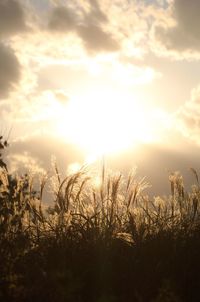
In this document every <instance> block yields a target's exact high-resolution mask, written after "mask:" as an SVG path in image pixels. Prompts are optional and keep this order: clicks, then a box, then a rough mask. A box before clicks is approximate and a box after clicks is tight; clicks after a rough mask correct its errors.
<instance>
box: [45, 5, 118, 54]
mask: <svg viewBox="0 0 200 302" xmlns="http://www.w3.org/2000/svg"><path fill="white" fill-rule="evenodd" d="M90 3H91V10H90V12H89V13H88V14H85V13H83V14H82V18H80V16H78V15H77V14H76V13H75V12H74V11H73V10H72V9H70V8H68V7H56V8H55V9H54V10H53V11H52V14H51V17H50V21H49V29H50V30H51V31H58V32H62V33H68V32H71V31H72V32H74V33H75V34H77V35H78V36H79V37H80V38H81V40H82V41H83V44H84V45H85V47H86V49H87V50H88V51H116V50H118V49H119V44H118V42H117V41H116V40H115V39H114V38H113V37H112V35H111V34H110V33H108V32H106V31H104V30H103V29H102V27H101V23H102V22H106V21H107V17H106V15H105V14H104V13H103V12H102V11H101V9H100V7H99V4H98V2H97V1H96V0H95V1H94V2H93V1H90Z"/></svg>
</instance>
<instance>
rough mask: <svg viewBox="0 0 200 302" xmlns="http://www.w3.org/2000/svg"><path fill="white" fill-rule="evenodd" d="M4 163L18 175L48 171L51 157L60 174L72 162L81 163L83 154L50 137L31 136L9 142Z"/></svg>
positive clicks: (64, 171)
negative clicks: (18, 172) (18, 173)
mask: <svg viewBox="0 0 200 302" xmlns="http://www.w3.org/2000/svg"><path fill="white" fill-rule="evenodd" d="M9 143H10V146H9V147H8V149H7V150H6V161H7V163H8V166H9V168H11V169H12V170H15V171H16V170H18V171H20V173H22V172H23V173H25V172H27V169H33V168H34V165H35V168H36V170H37V171H42V170H45V171H49V169H50V167H51V159H52V156H53V157H55V158H56V162H57V165H58V168H59V170H60V172H61V173H66V171H67V167H68V165H69V164H71V163H73V162H83V161H84V158H83V154H81V152H80V151H79V150H78V148H76V147H75V146H73V145H69V144H67V143H65V142H63V141H61V140H60V139H58V138H57V137H54V136H51V135H45V136H44V135H39V134H37V135H31V136H27V137H24V138H18V139H17V140H14V141H11V142H9Z"/></svg>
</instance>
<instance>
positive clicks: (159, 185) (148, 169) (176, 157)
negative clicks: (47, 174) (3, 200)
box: [7, 136, 200, 196]
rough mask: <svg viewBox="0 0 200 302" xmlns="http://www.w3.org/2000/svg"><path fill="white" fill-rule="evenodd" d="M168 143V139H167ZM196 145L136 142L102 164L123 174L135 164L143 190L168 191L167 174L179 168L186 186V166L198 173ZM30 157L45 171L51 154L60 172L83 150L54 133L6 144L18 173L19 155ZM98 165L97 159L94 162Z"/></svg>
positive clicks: (189, 179) (78, 159) (23, 169)
mask: <svg viewBox="0 0 200 302" xmlns="http://www.w3.org/2000/svg"><path fill="white" fill-rule="evenodd" d="M169 143H170V142H169ZM199 151H200V149H199V147H198V146H197V145H195V144H193V143H191V142H189V141H187V140H185V141H183V145H182V148H179V150H178V149H173V146H171V147H167V148H166V147H163V146H160V145H145V146H138V147H137V148H134V149H129V150H128V151H125V152H124V153H121V154H120V155H115V156H110V157H109V156H107V157H106V158H105V162H106V167H107V168H108V169H110V168H111V169H112V170H113V172H115V171H121V172H122V173H123V175H127V174H128V173H129V172H130V171H131V169H132V168H133V167H135V166H137V179H140V178H143V177H144V176H145V177H146V181H147V182H149V183H150V184H151V185H152V187H151V188H150V189H148V190H147V192H148V193H149V194H150V195H151V196H153V195H160V194H161V195H165V194H166V195H167V194H170V183H169V180H168V177H169V174H170V173H173V172H175V171H180V173H181V174H182V175H183V177H184V183H185V186H186V188H187V189H189V188H190V186H191V185H192V184H194V183H195V179H194V175H193V174H192V173H191V171H190V168H191V167H192V168H195V169H196V170H197V172H198V173H200V166H199ZM22 155H24V156H25V158H26V159H27V158H28V159H30V160H31V159H33V162H35V163H37V164H38V166H39V167H41V168H43V169H44V170H45V171H49V170H50V168H51V156H52V155H54V156H55V157H56V162H57V165H58V168H59V171H60V172H61V173H62V174H63V175H64V174H65V173H66V170H67V167H68V165H69V164H71V163H74V162H79V163H80V164H82V163H83V162H84V154H83V153H81V152H80V150H79V149H78V147H75V146H72V145H70V144H67V143H64V142H63V141H61V140H59V139H58V138H56V137H51V136H46V137H45V136H34V137H29V138H27V139H25V140H21V141H20V140H19V141H16V142H14V143H11V144H10V147H9V148H8V149H7V159H8V160H7V162H8V164H9V166H10V164H11V162H9V161H12V159H13V158H14V159H16V158H17V156H19V162H18V166H17V167H18V169H19V171H20V172H21V173H22V172H23V173H25V172H27V170H26V169H27V168H26V167H25V166H24V162H23V161H22V162H20V159H21V156H22ZM98 167H99V163H98Z"/></svg>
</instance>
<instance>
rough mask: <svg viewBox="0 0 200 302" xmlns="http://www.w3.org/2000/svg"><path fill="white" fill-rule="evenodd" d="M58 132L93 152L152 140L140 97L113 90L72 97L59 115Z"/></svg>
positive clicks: (115, 150) (117, 148)
mask: <svg viewBox="0 0 200 302" xmlns="http://www.w3.org/2000/svg"><path fill="white" fill-rule="evenodd" d="M57 132H58V134H59V135H61V136H62V137H64V138H65V140H67V141H68V142H71V143H74V144H76V145H78V146H80V147H81V148H83V149H84V150H86V151H87V152H88V153H89V154H92V155H93V156H101V155H103V154H108V153H116V152H119V151H122V150H124V149H127V148H129V147H130V146H133V145H134V144H137V143H139V142H147V141H149V140H151V133H150V130H149V126H148V120H147V117H146V116H145V112H144V110H143V109H142V108H140V106H139V105H138V100H136V99H135V100H134V98H133V97H130V96H129V95H125V94H124V93H123V94H119V93H118V94H116V93H114V92H112V91H106V92H102V91H95V92H94V93H92V94H91V93H90V94H87V95H85V96H84V97H76V98H73V99H72V100H71V101H70V102H69V104H68V106H67V108H66V110H65V112H63V113H62V116H61V117H60V119H59V122H58V125H57Z"/></svg>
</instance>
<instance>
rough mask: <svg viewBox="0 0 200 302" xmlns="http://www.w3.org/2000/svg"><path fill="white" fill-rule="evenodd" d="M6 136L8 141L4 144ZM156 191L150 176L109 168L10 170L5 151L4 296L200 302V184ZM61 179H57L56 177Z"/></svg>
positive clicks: (0, 294)
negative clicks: (36, 174)
mask: <svg viewBox="0 0 200 302" xmlns="http://www.w3.org/2000/svg"><path fill="white" fill-rule="evenodd" d="M6 146H7V142H3V139H2V138H1V139H0V148H1V149H2V150H3V149H4V148H5V147H6ZM192 172H193V174H194V176H195V179H196V183H197V184H196V185H194V186H192V188H191V191H190V192H186V191H185V188H184V184H183V179H182V176H181V175H180V174H179V173H177V172H176V173H173V174H171V175H170V176H169V184H170V186H171V194H170V196H168V197H159V196H158V197H155V198H153V199H150V198H149V197H148V196H147V195H146V194H145V189H146V188H147V187H148V184H147V183H146V182H145V179H139V180H138V179H137V177H136V175H135V173H130V175H129V176H128V177H127V178H124V177H123V175H122V174H120V173H117V174H113V173H109V172H108V171H106V169H105V167H103V169H102V171H100V173H101V175H100V176H99V183H98V185H97V184H96V183H95V176H94V175H93V174H91V173H90V171H89V170H88V169H87V168H86V167H85V168H83V169H80V171H78V172H77V173H74V174H70V175H67V176H66V177H65V178H64V179H62V178H61V176H60V173H59V171H58V168H57V167H56V165H55V166H54V177H53V183H52V191H53V194H52V201H51V203H50V204H49V206H48V207H47V206H45V203H44V202H43V198H44V197H43V192H44V191H45V188H46V183H47V182H48V181H49V180H48V179H47V178H46V177H44V178H42V180H41V184H40V189H39V190H35V189H34V179H33V177H32V176H31V175H28V174H26V175H23V176H17V175H10V173H9V171H8V170H7V166H6V164H5V162H4V161H3V159H2V156H0V272H1V274H0V298H1V300H2V301H36V300H37V301H80V302H82V301H108V302H109V301H138V302H139V301H199V299H200V295H199V285H200V276H199V269H200V260H199V253H200V211H199V202H200V186H199V180H198V175H197V172H196V171H195V170H194V169H192ZM51 180H52V179H51Z"/></svg>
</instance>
